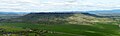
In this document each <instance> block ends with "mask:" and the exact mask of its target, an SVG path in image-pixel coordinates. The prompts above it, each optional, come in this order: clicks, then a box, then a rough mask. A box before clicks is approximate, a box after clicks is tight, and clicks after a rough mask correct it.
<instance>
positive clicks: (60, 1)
mask: <svg viewBox="0 0 120 36" xmlns="http://www.w3.org/2000/svg"><path fill="white" fill-rule="evenodd" d="M113 9H120V0H0V11H2V12H41V11H92V10H113Z"/></svg>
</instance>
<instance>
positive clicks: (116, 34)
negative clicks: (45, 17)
mask: <svg viewBox="0 0 120 36" xmlns="http://www.w3.org/2000/svg"><path fill="white" fill-rule="evenodd" d="M116 24H118V23H94V24H91V25H75V24H39V23H0V36H9V35H11V36H120V27H119V26H118V25H116Z"/></svg>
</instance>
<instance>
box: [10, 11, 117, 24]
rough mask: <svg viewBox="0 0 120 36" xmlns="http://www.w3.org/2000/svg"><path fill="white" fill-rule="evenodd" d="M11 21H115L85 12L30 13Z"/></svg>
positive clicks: (72, 22) (75, 22) (76, 22)
mask: <svg viewBox="0 0 120 36" xmlns="http://www.w3.org/2000/svg"><path fill="white" fill-rule="evenodd" d="M9 21H14V22H32V23H45V22H47V23H63V22H67V23H71V24H78V23H85V24H86V23H94V22H115V21H114V20H112V19H110V18H99V17H95V16H94V15H90V14H85V13H30V14H27V15H25V16H22V17H20V18H15V19H12V20H9Z"/></svg>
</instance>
